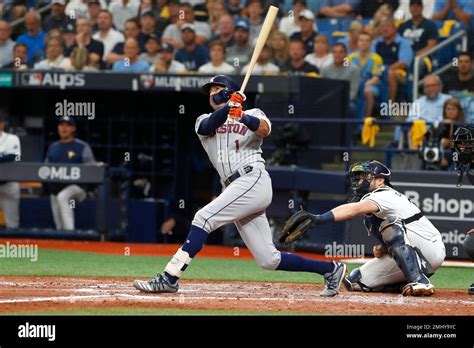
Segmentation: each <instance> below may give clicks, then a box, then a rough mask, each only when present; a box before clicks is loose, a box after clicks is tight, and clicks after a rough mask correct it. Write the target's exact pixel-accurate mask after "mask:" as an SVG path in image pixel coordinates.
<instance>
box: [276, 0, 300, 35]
mask: <svg viewBox="0 0 474 348" xmlns="http://www.w3.org/2000/svg"><path fill="white" fill-rule="evenodd" d="M306 9H307V6H306V0H293V7H292V9H291V10H290V12H288V13H286V14H285V17H283V18H282V19H280V23H279V25H278V29H279V30H280V31H281V32H283V33H285V35H286V36H287V37H291V35H293V34H294V33H296V32H298V31H300V30H301V29H300V24H299V18H300V13H301V11H303V10H306Z"/></svg>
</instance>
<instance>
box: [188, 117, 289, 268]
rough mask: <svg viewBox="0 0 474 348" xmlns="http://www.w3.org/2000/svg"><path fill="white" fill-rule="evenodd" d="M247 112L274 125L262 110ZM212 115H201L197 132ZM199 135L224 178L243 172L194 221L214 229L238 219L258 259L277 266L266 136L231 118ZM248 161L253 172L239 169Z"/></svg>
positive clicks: (237, 223) (244, 237)
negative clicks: (268, 210)
mask: <svg viewBox="0 0 474 348" xmlns="http://www.w3.org/2000/svg"><path fill="white" fill-rule="evenodd" d="M245 113H246V114H248V115H252V116H255V117H258V118H260V119H264V120H265V121H266V122H267V123H268V126H269V127H271V123H270V121H269V120H268V118H267V117H266V116H265V114H264V113H263V111H262V110H260V109H250V110H246V111H245ZM209 116H210V114H204V115H201V116H200V117H198V119H197V120H196V132H197V130H198V129H199V125H200V124H201V122H202V120H203V119H205V118H206V117H209ZM198 136H199V139H200V140H201V143H202V145H203V147H204V149H205V150H206V152H207V154H208V156H209V159H210V160H211V162H212V164H213V165H214V167H215V168H216V170H217V171H218V173H219V175H220V177H221V179H222V180H224V179H226V178H227V177H229V176H230V175H231V174H233V173H235V172H237V171H238V172H239V173H241V176H240V177H239V178H238V179H237V180H235V181H233V182H232V183H231V184H230V185H229V186H227V187H226V188H225V190H224V191H223V192H222V193H221V194H220V195H219V197H217V198H216V199H214V200H213V201H212V202H210V203H209V204H207V205H206V206H205V207H203V208H202V209H200V210H199V211H198V212H197V213H196V215H195V216H194V219H193V222H192V224H193V225H194V226H197V227H199V228H202V229H203V230H205V231H206V232H208V233H211V232H212V231H215V230H216V229H218V228H219V227H221V226H223V225H225V224H229V223H235V226H236V227H237V230H238V231H239V233H240V235H241V237H242V240H243V241H244V242H245V245H247V247H248V248H249V249H250V251H251V252H252V255H253V256H254V257H255V259H256V261H257V263H258V264H259V265H260V266H261V267H263V268H265V269H270V270H274V269H276V268H277V267H278V265H279V263H280V259H281V254H280V252H279V251H278V250H277V249H276V248H275V245H274V244H273V237H272V232H271V230H270V225H269V224H268V220H267V217H266V215H265V209H266V208H267V207H268V206H269V205H270V203H271V201H272V181H271V178H270V175H269V174H268V173H267V171H266V170H265V161H264V159H263V157H262V149H261V146H262V142H263V138H262V137H261V136H259V135H257V134H256V133H255V132H252V131H251V130H250V129H248V128H247V126H245V125H244V124H242V123H239V122H232V121H230V122H229V120H227V121H226V122H225V123H224V124H223V125H222V126H221V127H219V128H218V129H217V130H216V131H215V132H214V134H212V135H210V136H202V135H200V134H198ZM245 165H250V166H252V168H253V169H252V171H251V172H250V173H246V174H245V173H242V171H239V169H242V167H244V166H245Z"/></svg>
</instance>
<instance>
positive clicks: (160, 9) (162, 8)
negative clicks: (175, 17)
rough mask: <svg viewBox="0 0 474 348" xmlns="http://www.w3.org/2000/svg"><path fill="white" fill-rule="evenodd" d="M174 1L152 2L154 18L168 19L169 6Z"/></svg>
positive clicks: (157, 0)
mask: <svg viewBox="0 0 474 348" xmlns="http://www.w3.org/2000/svg"><path fill="white" fill-rule="evenodd" d="M172 2H174V3H176V2H177V1H176V0H173V1H168V0H156V1H155V2H154V12H155V18H169V16H170V4H171V3H172Z"/></svg>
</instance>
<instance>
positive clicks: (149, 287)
mask: <svg viewBox="0 0 474 348" xmlns="http://www.w3.org/2000/svg"><path fill="white" fill-rule="evenodd" d="M133 286H134V287H135V288H136V289H138V290H140V291H142V292H147V293H155V294H156V293H175V292H177V291H178V289H179V285H178V282H176V283H175V284H171V282H170V281H169V280H168V278H167V277H166V275H164V274H158V276H157V277H156V278H153V279H150V280H146V281H144V280H135V281H134V282H133Z"/></svg>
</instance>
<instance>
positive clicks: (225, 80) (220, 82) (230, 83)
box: [201, 75, 239, 105]
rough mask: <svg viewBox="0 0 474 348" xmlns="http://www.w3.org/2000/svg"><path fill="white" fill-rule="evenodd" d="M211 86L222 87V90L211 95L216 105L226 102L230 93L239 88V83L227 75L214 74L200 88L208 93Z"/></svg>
mask: <svg viewBox="0 0 474 348" xmlns="http://www.w3.org/2000/svg"><path fill="white" fill-rule="evenodd" d="M212 86H221V87H224V89H223V90H222V91H220V92H219V93H217V94H215V95H214V96H213V97H212V100H213V101H214V103H216V104H217V105H219V104H222V103H225V102H227V101H228V100H229V99H230V96H231V94H232V93H234V92H236V91H238V90H239V85H238V84H237V83H235V81H234V80H232V79H231V78H230V77H229V76H225V75H216V76H214V77H213V78H211V80H210V81H209V82H208V83H206V84H205V85H204V86H202V87H201V90H202V91H203V92H204V93H206V94H207V95H209V91H210V89H211V87H212Z"/></svg>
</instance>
